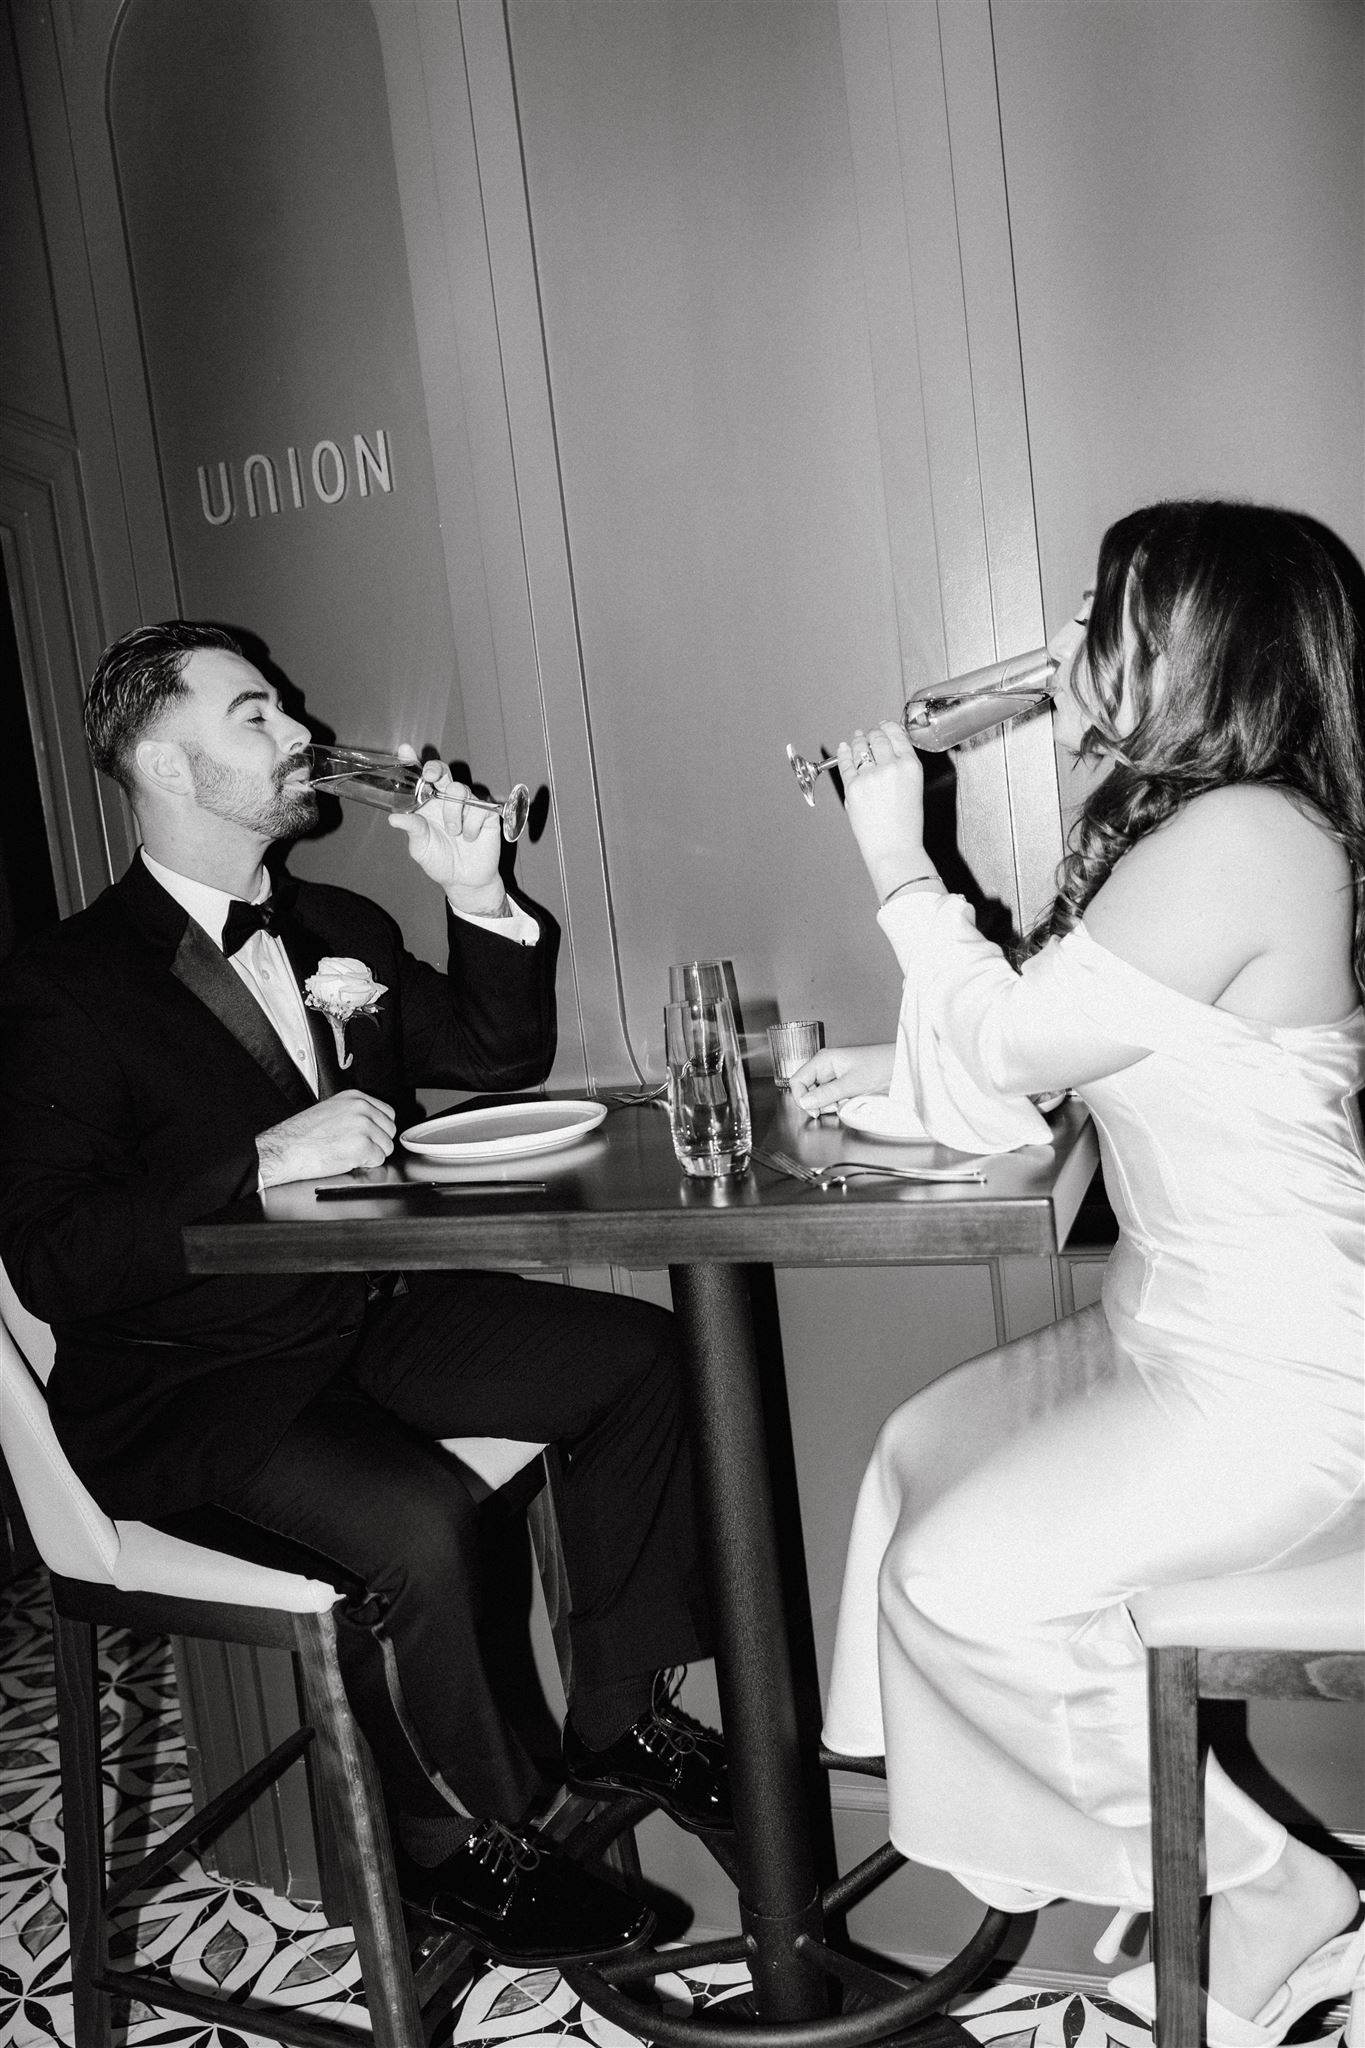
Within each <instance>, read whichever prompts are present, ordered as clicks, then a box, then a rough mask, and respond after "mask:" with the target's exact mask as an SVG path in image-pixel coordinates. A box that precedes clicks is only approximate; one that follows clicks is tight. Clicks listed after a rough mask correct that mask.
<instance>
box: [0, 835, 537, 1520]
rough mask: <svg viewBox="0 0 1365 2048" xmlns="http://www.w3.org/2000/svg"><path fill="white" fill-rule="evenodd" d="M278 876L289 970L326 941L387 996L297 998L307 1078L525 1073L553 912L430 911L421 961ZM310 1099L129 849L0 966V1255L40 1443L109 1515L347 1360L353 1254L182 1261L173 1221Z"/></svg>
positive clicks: (235, 1475)
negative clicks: (305, 1014) (209, 1271)
mask: <svg viewBox="0 0 1365 2048" xmlns="http://www.w3.org/2000/svg"><path fill="white" fill-rule="evenodd" d="M291 890H292V891H293V894H292V898H291V899H290V904H289V909H288V913H287V915H286V918H285V922H284V926H283V929H282V930H281V932H280V936H281V937H282V938H283V940H284V943H285V945H286V948H287V950H288V952H289V956H290V960H291V963H292V965H293V967H294V970H295V973H296V975H297V976H298V978H299V981H300V983H302V982H303V980H304V979H305V978H306V977H307V976H308V975H310V974H311V973H312V972H313V971H314V969H315V968H316V966H317V964H318V960H319V958H320V957H322V956H323V955H325V954H343V955H348V956H350V957H352V958H354V959H358V960H362V961H363V962H364V963H365V965H366V966H367V967H368V968H369V970H370V972H371V974H372V975H373V976H374V978H375V980H376V981H381V982H383V983H385V984H386V988H387V993H386V994H385V995H384V997H383V998H382V1000H381V1002H380V1004H379V1012H378V1015H377V1017H375V1018H373V1019H370V1018H356V1019H354V1020H353V1021H352V1022H351V1023H350V1024H349V1025H348V1026H347V1030H346V1049H347V1051H348V1052H350V1053H351V1054H352V1055H353V1062H352V1065H351V1066H350V1067H349V1068H347V1069H346V1071H345V1073H344V1074H343V1073H342V1072H341V1071H340V1070H339V1069H338V1066H337V1060H336V1052H335V1047H334V1042H333V1038H332V1032H331V1027H330V1025H329V1024H328V1023H327V1021H326V1019H325V1018H322V1017H320V1016H318V1015H316V1014H315V1013H314V1012H311V1011H310V1012H309V1021H310V1024H311V1025H312V1027H313V1041H314V1045H315V1047H316V1050H317V1056H318V1070H319V1082H320V1089H321V1092H322V1093H323V1094H330V1093H332V1092H333V1091H334V1090H336V1089H337V1088H341V1087H347V1088H360V1089H364V1090H365V1091H366V1093H368V1094H373V1095H377V1096H381V1097H383V1098H384V1100H386V1101H387V1102H390V1103H392V1104H393V1106H394V1108H395V1110H396V1111H397V1113H398V1121H399V1128H400V1129H401V1128H402V1126H403V1124H404V1122H406V1121H410V1120H411V1115H412V1112H413V1103H412V1094H411V1091H412V1089H413V1088H414V1087H420V1086H423V1085H444V1086H449V1087H457V1088H476V1089H509V1088H526V1087H532V1086H534V1085H535V1084H536V1083H537V1082H538V1081H541V1080H543V1079H544V1077H545V1075H546V1074H547V1073H548V1071H549V1068H550V1064H551V1061H552V1059H553V1056H554V1036H555V1026H554V965H555V952H556V944H557V932H556V930H555V927H554V925H553V922H552V920H550V919H548V918H547V917H546V916H545V914H544V913H543V912H541V911H537V912H536V915H537V917H538V919H539V921H540V925H541V938H540V942H539V944H538V945H535V946H520V945H516V944H514V943H512V942H511V941H509V940H508V939H505V938H502V937H501V936H500V935H498V934H496V933H492V932H489V931H487V930H484V929H483V928H481V927H479V926H477V925H471V924H467V923H465V922H464V921H463V920H462V919H459V918H456V917H453V916H452V917H450V918H449V920H448V922H449V938H450V960H449V971H448V973H447V974H444V975H443V974H439V973H437V971H436V970H435V969H434V968H432V967H429V966H427V965H426V964H425V963H424V962H422V961H420V960H417V959H414V958H413V956H412V955H411V954H410V953H408V952H407V951H406V949H405V948H404V945H403V941H402V935H401V933H400V932H399V930H398V927H397V925H396V924H395V923H394V922H393V920H392V918H390V917H389V916H388V915H387V914H386V913H385V912H384V911H382V910H381V909H379V907H378V906H377V905H376V904H374V903H370V902H368V901H367V900H366V899H365V898H364V897H363V896H356V895H353V894H351V892H350V891H349V890H346V889H333V888H327V887H323V886H320V885H318V884H310V883H302V884H299V885H297V887H295V885H293V884H287V885H285V893H286V895H288V892H289V891H291ZM314 1099H315V1098H314V1097H313V1095H312V1094H311V1092H310V1090H309V1088H308V1085H307V1083H306V1082H305V1081H304V1079H303V1077H302V1075H301V1074H300V1073H299V1070H298V1068H297V1067H296V1066H295V1065H294V1063H293V1061H292V1060H291V1059H290V1058H289V1055H288V1054H287V1052H286V1051H285V1049H284V1046H283V1045H282V1044H281V1042H280V1040H279V1038H278V1037H277V1036H276V1033H275V1031H274V1029H273V1027H272V1026H271V1024H270V1022H269V1020H268V1019H267V1017H266V1015H265V1012H264V1011H263V1010H262V1009H261V1007H260V1005H259V1004H258V1003H257V1002H256V1001H255V999H254V997H253V996H252V995H251V994H250V993H249V991H248V990H247V988H246V987H245V985H244V984H243V982H242V980H241V979H240V977H239V976H238V975H237V974H236V972H235V971H234V969H233V968H232V967H231V966H230V965H229V963H228V962H227V960H225V959H224V957H223V955H222V954H221V953H220V952H219V950H218V948H217V947H216V946H215V945H214V944H213V942H212V941H211V940H210V939H209V938H208V937H207V936H206V935H205V933H204V932H203V931H202V930H201V929H200V927H199V926H198V925H197V924H195V923H194V921H193V920H192V919H191V918H190V917H188V916H187V914H186V912H185V911H184V910H183V909H182V907H181V906H180V905H179V904H178V903H177V902H176V901H175V899H174V898H173V897H171V896H169V895H168V894H167V893H166V891H165V890H164V889H162V888H161V886H160V884H159V883H157V882H156V881H155V880H154V879H153V878H152V876H151V874H150V873H149V871H148V870H147V868H146V867H145V866H144V865H143V863H142V861H141V859H140V858H139V859H136V860H134V862H133V865H132V866H131V867H130V868H129V870H128V872H127V874H126V875H125V876H124V877H123V879H122V880H121V881H120V882H118V883H116V884H115V885H114V887H112V888H110V889H107V890H106V891H105V893H104V894H103V895H102V896H101V897H100V898H99V899H98V901H96V902H95V903H93V904H91V905H90V907H89V908H88V909H86V910H83V911H81V912H79V913H78V914H77V915H76V916H75V917H72V918H68V919H67V920H66V922H65V923H63V924H61V925H58V926H57V927H56V928H55V929H54V930H52V931H51V932H48V933H46V934H44V935H43V937H42V938H41V939H39V940H38V941H36V942H35V943H34V944H33V945H31V946H29V947H28V948H26V949H25V950H24V951H23V952H22V953H20V954H19V955H18V956H16V957H15V958H13V959H12V960H10V961H9V962H7V963H6V965H5V967H4V968H3V969H0V1260H3V1262H4V1265H5V1268H6V1270H7V1272H8V1273H9V1276H10V1279H11V1281H12V1282H13V1284H14V1288H15V1291H16V1292H17V1294H18V1295H19V1298H20V1299H21V1301H23V1302H24V1304H25V1305H26V1307H28V1308H29V1309H30V1310H31V1311H32V1313H33V1314H35V1315H37V1316H41V1317H42V1318H43V1319H44V1320H45V1321H47V1322H50V1323H51V1324H52V1326H53V1329H54V1332H55V1335H56V1345H57V1362H56V1365H55V1367H54V1370H53V1374H52V1380H51V1383H50V1386H49V1401H50V1404H51V1410H52V1417H53V1421H54V1424H55V1426H56V1429H57V1433H58V1436H59V1437H60V1439H61V1442H62V1445H63V1448H64V1449H65V1451H66V1453H67V1455H68V1457H69V1458H70V1460H71V1462H72V1464H73V1465H74V1467H75V1469H76V1471H77V1472H78V1473H79V1474H80V1476H81V1477H82V1479H84V1481H85V1483H86V1485H87V1486H89V1488H90V1490H91V1492H92V1493H93V1494H94V1496H95V1498H96V1499H97V1500H98V1501H99V1502H100V1504H101V1506H102V1507H103V1508H104V1509H105V1510H106V1512H107V1513H109V1514H112V1515H120V1516H124V1517H130V1518H132V1517H136V1518H140V1519H145V1518H147V1517H149V1516H159V1515H164V1514H168V1513H172V1512H174V1511H177V1510H179V1509H182V1508H189V1507H194V1506H197V1505H198V1504H199V1503H201V1502H203V1501H207V1500H212V1499H214V1498H216V1497H217V1496H218V1495H219V1494H220V1493H221V1492H222V1491H223V1489H224V1488H226V1487H230V1486H232V1485H233V1484H235V1483H236V1482H238V1481H240V1480H242V1479H245V1478H246V1477H247V1476H248V1475H249V1474H250V1473H251V1472H252V1471H253V1470H255V1469H256V1468H257V1467H258V1466H259V1465H260V1464H261V1463H262V1462H263V1460H264V1459H265V1457H266V1456H267V1455H268V1453H269V1451H270V1450H271V1448H272V1447H273V1445H274V1444H275V1443H276V1442H277V1441H278V1439H279V1437H280V1435H281V1434H282V1432H283V1430H284V1429H285V1427H286V1425H287V1424H288V1423H289V1421H290V1420H291V1419H292V1418H293V1416H294V1415H296V1414H297V1413H298V1411H299V1410H300V1409H301V1408H302V1407H303V1406H304V1404H305V1403H306V1402H307V1401H308V1400H309V1399H310V1397H311V1396H312V1394H313V1393H314V1392H315V1391H316V1390H317V1389H318V1388H319V1387H321V1386H322V1385H324V1384H325V1383H326V1382H327V1381H328V1380H329V1379H331V1378H332V1377H333V1376H334V1375H335V1373H336V1372H337V1371H339V1369H340V1368H341V1366H342V1365H343V1364H344V1362H345V1360H346V1358H347V1356H348V1355H349V1353H350V1351H351V1349H352V1348H353V1346H354V1343H355V1339H356V1334H357V1331H358V1328H359V1324H360V1320H361V1315H362V1312H363V1307H364V1301H365V1281H364V1277H363V1275H360V1274H348V1273H337V1274H309V1275H298V1276H290V1275H280V1276H273V1275H272V1276H266V1277H256V1276H243V1277H223V1278H219V1277H213V1278H191V1277H190V1275H188V1274H187V1273H186V1271H185V1263H184V1257H183V1254H182V1250H181V1242H180V1233H181V1229H182V1226H183V1225H184V1224H186V1223H189V1222H192V1221H194V1220H195V1219H196V1218H199V1217H202V1216H207V1215H210V1214H211V1213H212V1212H213V1211H214V1210H216V1209H221V1208H223V1207H224V1206H225V1205H226V1204H227V1203H229V1202H232V1201H234V1200H236V1199H238V1198H239V1197H241V1196H243V1195H247V1194H250V1193H252V1192H254V1190H255V1187H256V1180H257V1173H258V1161H257V1155H256V1146H255V1140H256V1136H257V1134H258V1133H259V1132H260V1131H263V1130H265V1129H267V1128H268V1127H269V1126H270V1125H271V1124H277V1123H280V1122H282V1121H283V1120H284V1119H285V1118H286V1117H289V1116H291V1115H293V1114H295V1113H296V1112H297V1111H298V1110H300V1109H305V1108H307V1107H308V1105H309V1104H310V1103H311V1102H312V1101H313V1100H314Z"/></svg>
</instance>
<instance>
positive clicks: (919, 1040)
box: [877, 892, 1150, 1152]
mask: <svg viewBox="0 0 1365 2048" xmlns="http://www.w3.org/2000/svg"><path fill="white" fill-rule="evenodd" d="M877 922H878V923H879V924H880V925H881V927H882V930H883V931H884V932H885V933H886V936H887V938H888V939H889V940H890V941H891V944H892V947H893V948H894V950H895V954H896V958H897V959H898V960H899V962H900V965H901V970H902V973H903V974H904V976H905V983H904V989H903V992H902V996H901V1007H900V1016H899V1019H898V1022H897V1028H896V1058H895V1066H894V1069H893V1072H892V1077H891V1089H890V1093H891V1098H892V1100H893V1101H897V1100H899V1101H901V1102H904V1103H905V1104H906V1105H907V1106H908V1107H910V1108H911V1109H912V1110H913V1113H914V1114H915V1116H917V1117H918V1119H919V1121H920V1122H921V1123H922V1124H923V1126H924V1128H925V1130H926V1131H928V1133H929V1135H930V1136H931V1137H932V1138H934V1139H935V1140H937V1142H938V1143H939V1144H941V1145H951V1146H953V1147H955V1148H956V1149H957V1150H958V1151H963V1152H1012V1151H1015V1150H1017V1149H1018V1147H1019V1146H1021V1145H1040V1144H1047V1143H1049V1142H1050V1139H1051V1135H1052V1134H1051V1132H1050V1130H1049V1129H1048V1125H1047V1122H1046V1120H1045V1119H1044V1118H1043V1117H1042V1116H1041V1115H1040V1114H1039V1112H1038V1110H1037V1109H1036V1108H1035V1107H1034V1105H1033V1104H1032V1103H1031V1102H1030V1101H1029V1097H1030V1095H1036V1094H1043V1093H1051V1092H1053V1091H1055V1090H1056V1089H1058V1088H1071V1087H1077V1086H1080V1085H1081V1084H1082V1083H1084V1082H1086V1081H1093V1080H1097V1079H1098V1078H1099V1077H1100V1076H1101V1075H1102V1074H1110V1073H1115V1072H1117V1071H1118V1070H1119V1069H1120V1068H1122V1067H1127V1066H1131V1065H1132V1064H1133V1062H1134V1061H1135V1060H1138V1059H1141V1058H1142V1057H1143V1055H1144V1053H1145V1052H1146V1051H1148V1050H1149V1049H1150V1043H1149V1044H1148V1045H1144V1044H1143V1043H1142V1041H1141V1039H1140V1038H1129V1037H1126V1036H1121V1035H1120V1032H1119V1030H1118V1028H1117V1023H1118V1019H1119V1018H1123V1020H1124V1029H1125V1030H1127V1029H1129V1028H1131V1027H1130V1026H1129V1024H1128V1021H1127V1015H1126V1011H1125V1006H1124V1005H1123V1004H1122V1003H1120V1002H1117V1001H1111V999H1110V991H1109V990H1108V989H1107V988H1106V986H1105V982H1106V979H1107V978H1106V977H1105V976H1103V975H1100V976H1099V977H1098V979H1097V977H1096V975H1095V973H1094V971H1093V962H1092V961H1090V960H1089V959H1088V957H1087V953H1088V952H1093V953H1096V954H1098V953H1100V952H1101V951H1102V949H1101V948H1099V947H1096V946H1095V945H1094V942H1093V941H1091V940H1089V939H1088V937H1087V935H1086V934H1085V933H1084V932H1077V933H1072V934H1069V935H1068V937H1067V938H1066V939H1063V940H1061V941H1057V940H1053V941H1052V942H1051V943H1050V944H1049V945H1047V946H1046V947H1044V949H1043V950H1042V952H1040V953H1037V954H1035V955H1034V957H1033V958H1032V959H1031V960H1029V961H1028V962H1027V963H1026V965H1025V967H1024V970H1023V972H1022V974H1020V973H1016V971H1015V969H1014V968H1013V967H1012V966H1011V965H1010V963H1009V961H1008V960H1007V959H1006V958H1005V956H1004V954H1003V953H1002V952H1001V951H1000V948H999V947H998V946H995V945H992V944H991V942H990V940H989V939H984V938H983V937H982V936H981V934H980V932H979V931H978V930H977V929H976V918H975V914H974V912H973V911H972V908H971V906H970V904H969V903H967V902H966V900H965V899H964V898H963V897H961V896H939V895H934V894H930V893H928V892H924V893H921V894H909V895H904V896H898V897H896V898H894V899H893V901H892V902H890V903H888V904H886V905H885V906H884V908H883V909H882V910H881V911H879V912H878V916H877ZM1078 939H1079V940H1080V941H1081V942H1082V943H1081V945H1080V946H1079V947H1078V946H1076V945H1075V944H1073V941H1075V940H1078ZM1107 957H1110V958H1112V956H1107ZM1116 964H1121V963H1116ZM1111 1013H1115V1014H1111Z"/></svg>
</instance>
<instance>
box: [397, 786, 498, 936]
mask: <svg viewBox="0 0 1365 2048" xmlns="http://www.w3.org/2000/svg"><path fill="white" fill-rule="evenodd" d="M398 752H399V754H400V756H403V757H405V758H411V759H414V760H415V759H416V756H415V755H414V754H413V752H412V749H411V747H400V748H399V749H398ZM422 779H423V780H424V781H425V782H430V783H431V784H433V786H434V787H435V789H436V791H437V794H436V795H435V796H433V797H428V798H427V801H426V802H425V803H424V804H423V805H422V807H421V809H420V810H417V811H392V812H390V814H389V823H390V824H391V825H392V826H393V827H394V829H395V831H398V832H401V833H403V834H404V836H405V837H406V839H407V842H408V852H409V853H410V854H411V856H412V858H413V859H414V860H415V861H416V863H417V865H418V867H419V868H420V869H421V870H422V873H423V874H424V875H430V877H431V879H432V881H433V882H435V883H437V884H438V886H439V887H440V888H442V889H444V890H445V892H446V896H447V898H448V899H449V901H450V904H451V907H452V909H455V910H464V911H468V912H470V913H471V914H472V915H473V916H475V917H496V916H497V914H498V912H499V911H500V910H501V909H502V906H503V904H504V902H505V901H506V899H507V892H506V890H505V889H504V888H503V886H502V881H501V879H500V877H499V874H498V862H499V860H500V858H501V855H502V826H501V823H500V821H499V819H498V814H497V812H496V811H476V810H475V809H473V807H472V806H466V804H465V802H464V799H465V798H466V797H467V796H468V795H469V794H470V791H469V787H468V784H467V783H463V782H456V781H455V780H454V778H453V777H452V775H451V773H450V770H449V769H448V768H447V767H446V765H445V763H444V762H443V761H428V762H427V764H426V766H425V767H424V768H423V770H422Z"/></svg>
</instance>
